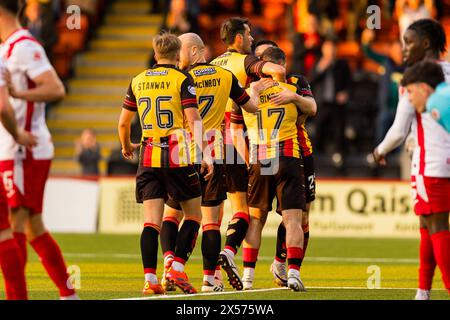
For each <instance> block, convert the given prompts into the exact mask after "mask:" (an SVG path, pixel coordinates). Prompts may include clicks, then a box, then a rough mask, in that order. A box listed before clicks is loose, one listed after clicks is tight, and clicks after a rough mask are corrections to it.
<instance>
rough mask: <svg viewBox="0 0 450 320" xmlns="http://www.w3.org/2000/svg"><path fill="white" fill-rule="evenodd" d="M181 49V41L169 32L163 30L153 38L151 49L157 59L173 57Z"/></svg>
mask: <svg viewBox="0 0 450 320" xmlns="http://www.w3.org/2000/svg"><path fill="white" fill-rule="evenodd" d="M180 49H181V41H180V39H178V37H177V36H176V35H174V34H172V33H169V32H163V33H161V34H158V35H156V36H155V37H154V38H153V50H155V54H156V56H157V58H159V59H170V60H172V59H175V58H176V56H177V54H178V53H179V52H180Z"/></svg>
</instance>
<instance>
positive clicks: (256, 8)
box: [235, 0, 262, 15]
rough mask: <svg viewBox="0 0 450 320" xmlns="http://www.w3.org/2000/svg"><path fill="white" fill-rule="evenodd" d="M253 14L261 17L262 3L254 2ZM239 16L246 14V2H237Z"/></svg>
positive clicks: (257, 0) (258, 0)
mask: <svg viewBox="0 0 450 320" xmlns="http://www.w3.org/2000/svg"><path fill="white" fill-rule="evenodd" d="M252 9H253V14H255V15H260V14H261V13H262V12H261V1H260V0H252ZM235 11H236V12H237V13H238V14H240V15H242V14H243V13H244V0H236V10H235Z"/></svg>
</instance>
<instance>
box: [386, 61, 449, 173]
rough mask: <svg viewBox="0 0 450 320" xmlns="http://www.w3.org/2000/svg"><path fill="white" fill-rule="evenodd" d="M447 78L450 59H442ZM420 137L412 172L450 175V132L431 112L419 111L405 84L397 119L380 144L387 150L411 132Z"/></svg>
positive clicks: (417, 140) (417, 141)
mask: <svg viewBox="0 0 450 320" xmlns="http://www.w3.org/2000/svg"><path fill="white" fill-rule="evenodd" d="M440 65H441V66H442V70H443V71H444V75H445V81H446V82H447V83H450V63H448V62H446V61H441V62H440ZM410 128H411V132H412V134H413V136H414V137H415V138H416V148H415V149H414V153H413V158H412V165H411V174H412V175H413V176H417V175H422V176H426V177H435V178H446V177H450V134H449V133H448V132H447V131H446V130H445V128H444V127H442V126H441V125H440V124H439V123H438V122H437V121H436V120H434V119H433V118H432V117H431V114H430V113H429V112H424V113H420V114H419V113H417V112H416V111H415V109H414V107H413V106H412V105H411V103H410V102H409V100H408V93H407V92H406V90H405V89H403V88H401V94H400V100H399V103H398V106H397V112H396V115H395V121H394V124H393V125H392V127H391V129H389V131H388V133H387V135H386V137H385V138H384V140H383V142H382V143H381V144H380V145H379V146H378V151H379V152H380V153H381V154H386V153H388V152H390V151H392V150H393V149H395V148H396V147H397V146H398V145H400V144H401V143H402V142H403V139H404V137H406V135H407V134H408V132H409V129H410Z"/></svg>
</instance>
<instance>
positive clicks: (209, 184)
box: [166, 164, 227, 210]
mask: <svg viewBox="0 0 450 320" xmlns="http://www.w3.org/2000/svg"><path fill="white" fill-rule="evenodd" d="M195 168H196V170H197V172H199V173H200V165H196V166H195ZM223 169H224V165H223V164H214V173H213V175H212V177H211V179H209V180H208V181H206V180H205V179H204V175H201V174H199V177H200V185H201V188H202V207H216V206H218V205H220V204H221V203H222V202H223V201H224V200H225V199H226V198H227V190H226V186H225V178H224V171H223ZM166 205H168V206H169V207H171V208H173V209H175V210H181V206H180V203H179V202H178V201H175V200H174V199H173V198H172V197H169V199H168V200H167V201H166Z"/></svg>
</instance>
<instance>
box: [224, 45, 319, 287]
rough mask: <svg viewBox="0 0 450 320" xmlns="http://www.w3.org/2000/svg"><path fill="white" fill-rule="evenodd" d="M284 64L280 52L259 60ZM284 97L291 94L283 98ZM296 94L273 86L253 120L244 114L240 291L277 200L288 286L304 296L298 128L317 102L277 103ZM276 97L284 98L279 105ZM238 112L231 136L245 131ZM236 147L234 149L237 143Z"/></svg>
mask: <svg viewBox="0 0 450 320" xmlns="http://www.w3.org/2000/svg"><path fill="white" fill-rule="evenodd" d="M285 59H286V58H285V54H284V52H283V51H282V50H281V49H279V48H271V49H268V50H267V53H266V52H265V56H263V60H265V61H272V62H274V63H280V64H284V63H285ZM286 91H289V92H290V93H289V94H286ZM299 94H300V88H298V87H297V86H294V85H290V84H285V83H281V82H274V84H273V86H272V87H271V88H270V89H267V90H265V91H263V92H262V93H261V94H260V95H259V99H260V105H259V111H258V112H257V116H251V115H249V114H246V113H245V112H244V121H245V125H246V126H247V128H248V132H249V140H250V149H251V150H250V160H249V161H250V163H251V166H250V179H249V192H248V198H249V207H250V226H249V229H248V232H247V235H246V238H245V242H244V249H243V258H244V275H243V279H242V281H243V286H244V289H251V288H252V285H253V278H254V268H255V266H256V259H257V256H258V250H259V246H260V241H261V231H262V227H263V226H264V223H265V221H266V218H267V214H268V212H269V211H271V209H272V200H273V198H274V196H276V197H277V200H278V206H279V210H280V211H281V214H282V217H283V222H284V224H285V226H286V229H287V237H286V238H287V256H288V264H289V271H288V281H287V285H288V286H289V287H290V288H291V289H293V290H295V291H301V290H304V287H303V284H302V282H301V280H300V274H299V269H300V265H301V261H302V258H303V232H302V230H301V228H300V221H301V214H302V211H303V210H304V208H305V193H304V177H303V166H302V161H301V150H300V145H299V140H298V133H297V122H298V117H299V116H300V115H302V114H304V113H308V114H309V113H312V111H313V110H314V108H315V102H314V100H313V99H310V98H304V97H301V99H300V101H301V102H302V103H301V104H300V106H301V107H300V106H298V105H297V104H296V103H294V102H285V103H279V100H283V99H285V98H286V97H289V96H290V95H292V98H290V99H287V98H286V100H295V101H297V99H299V98H298V96H299ZM280 95H283V96H284V98H282V99H280ZM274 101H277V103H274ZM238 111H239V110H236V111H233V113H232V116H231V121H232V129H233V130H239V129H242V127H243V124H242V121H241V120H240V115H239V113H238ZM261 128H262V129H261ZM234 143H237V141H236V139H235V140H234ZM241 143H242V142H241ZM271 170H273V171H271ZM297 220H299V221H297ZM297 223H298V224H297ZM297 229H299V230H297Z"/></svg>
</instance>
